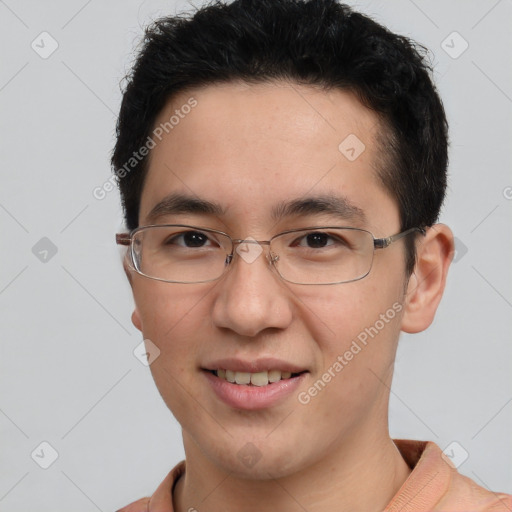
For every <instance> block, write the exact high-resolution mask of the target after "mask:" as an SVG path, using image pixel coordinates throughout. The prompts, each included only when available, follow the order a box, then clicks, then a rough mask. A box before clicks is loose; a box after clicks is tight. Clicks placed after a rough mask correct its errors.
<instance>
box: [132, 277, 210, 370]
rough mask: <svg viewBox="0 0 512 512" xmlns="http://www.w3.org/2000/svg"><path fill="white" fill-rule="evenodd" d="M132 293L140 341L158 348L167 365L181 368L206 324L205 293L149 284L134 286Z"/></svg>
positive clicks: (198, 290) (197, 290) (158, 283)
mask: <svg viewBox="0 0 512 512" xmlns="http://www.w3.org/2000/svg"><path fill="white" fill-rule="evenodd" d="M133 289H134V299H135V304H136V307H137V311H138V314H139V317H140V319H141V324H142V333H143V335H144V337H145V338H148V339H150V340H151V341H152V342H153V343H155V344H156V345H157V346H158V348H159V349H160V351H161V355H162V356H166V357H165V361H166V364H167V365H169V366H170V363H171V362H172V363H173V365H174V366H183V365H184V364H183V363H185V359H186V358H187V357H188V358H189V359H191V356H192V355H193V354H194V353H195V350H194V345H195V344H197V343H198V339H197V338H198V336H197V333H198V332H204V328H205V326H207V324H208V318H209V316H208V313H207V311H205V307H206V304H207V295H208V292H209V289H207V288H206V287H200V286H197V285H196V286H194V288H193V289H192V288H190V286H189V285H180V284H174V283H172V284H171V283H160V282H158V281H149V280H146V281H145V282H140V281H139V282H137V283H134V286H133ZM210 323H211V322H210ZM162 359H164V358H162Z"/></svg>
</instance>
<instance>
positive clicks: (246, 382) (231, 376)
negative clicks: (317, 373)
mask: <svg viewBox="0 0 512 512" xmlns="http://www.w3.org/2000/svg"><path fill="white" fill-rule="evenodd" d="M212 373H213V374H214V375H215V376H216V377H219V379H223V380H226V381H227V382H231V383H232V384H239V385H243V386H251V385H252V386H260V387H261V386H267V385H268V384H272V383H274V382H279V381H280V380H286V379H290V378H291V377H296V376H297V375H299V373H292V372H288V371H281V370H265V371H261V372H255V373H250V372H236V371H233V370H226V369H223V368H219V369H218V370H212Z"/></svg>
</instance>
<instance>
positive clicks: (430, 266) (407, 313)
mask: <svg viewBox="0 0 512 512" xmlns="http://www.w3.org/2000/svg"><path fill="white" fill-rule="evenodd" d="M453 255H454V242H453V233H452V231H451V229H450V228H449V227H448V226H445V225H444V224H435V225H433V226H432V227H430V228H428V229H427V233H426V235H425V236H424V237H422V238H421V237H420V238H419V239H418V242H417V247H416V265H415V267H414V272H413V274H412V275H411V277H410V279H409V283H408V286H407V293H406V297H405V308H404V315H403V317H402V325H401V329H402V331H404V332H408V333H416V332H421V331H424V330H425V329H427V327H429V325H430V324H431V323H432V322H433V320H434V316H435V313H436V310H437V307H438V305H439V302H440V301H441V297H442V296H443V292H444V288H445V285H446V276H447V273H448V268H449V266H450V263H451V261H452V258H453Z"/></svg>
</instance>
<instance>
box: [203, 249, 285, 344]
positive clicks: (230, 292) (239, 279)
mask: <svg viewBox="0 0 512 512" xmlns="http://www.w3.org/2000/svg"><path fill="white" fill-rule="evenodd" d="M271 259H272V255H271V254H269V246H268V245H259V244H257V243H249V244H246V243H242V244H240V245H238V246H237V249H236V250H235V252H234V255H233V260H232V262H231V263H230V265H232V268H230V269H229V271H228V272H227V273H226V274H224V276H223V277H222V279H221V281H220V282H219V283H218V286H217V287H216V289H217V290H218V292H217V293H218V294H217V296H216V298H215V302H214V305H213V312H212V317H213V322H214V324H215V325H216V326H217V327H220V328H227V329H230V330H232V331H234V332H236V333H237V334H239V335H242V336H248V337H253V336H256V335H257V334H258V333H260V332H261V331H263V330H265V329H269V328H277V329H286V327H288V326H289V325H290V323H291V321H292V317H293V308H292V306H293V304H292V299H293V294H292V292H291V290H290V289H289V287H288V286H286V285H285V284H284V283H283V281H282V280H281V279H280V277H279V276H278V274H277V272H275V271H274V269H273V268H272V267H271V263H270V260H271Z"/></svg>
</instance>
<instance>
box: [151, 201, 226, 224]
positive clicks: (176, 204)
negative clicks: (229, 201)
mask: <svg viewBox="0 0 512 512" xmlns="http://www.w3.org/2000/svg"><path fill="white" fill-rule="evenodd" d="M180 213H181V214H186V213H192V214H193V213H195V214H203V215H218V216H220V215H224V214H225V213H226V209H225V208H223V207H222V206H221V205H220V204H218V203H214V202H212V201H207V200H206V199H200V198H197V197H192V196H188V195H185V194H171V195H169V196H167V197H165V198H164V199H162V200H161V201H160V202H158V203H157V204H156V205H155V206H154V207H153V208H152V209H151V211H150V212H149V214H148V216H147V220H148V222H150V223H155V222H156V221H157V220H158V219H160V218H161V217H165V216H166V215H176V214H180Z"/></svg>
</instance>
